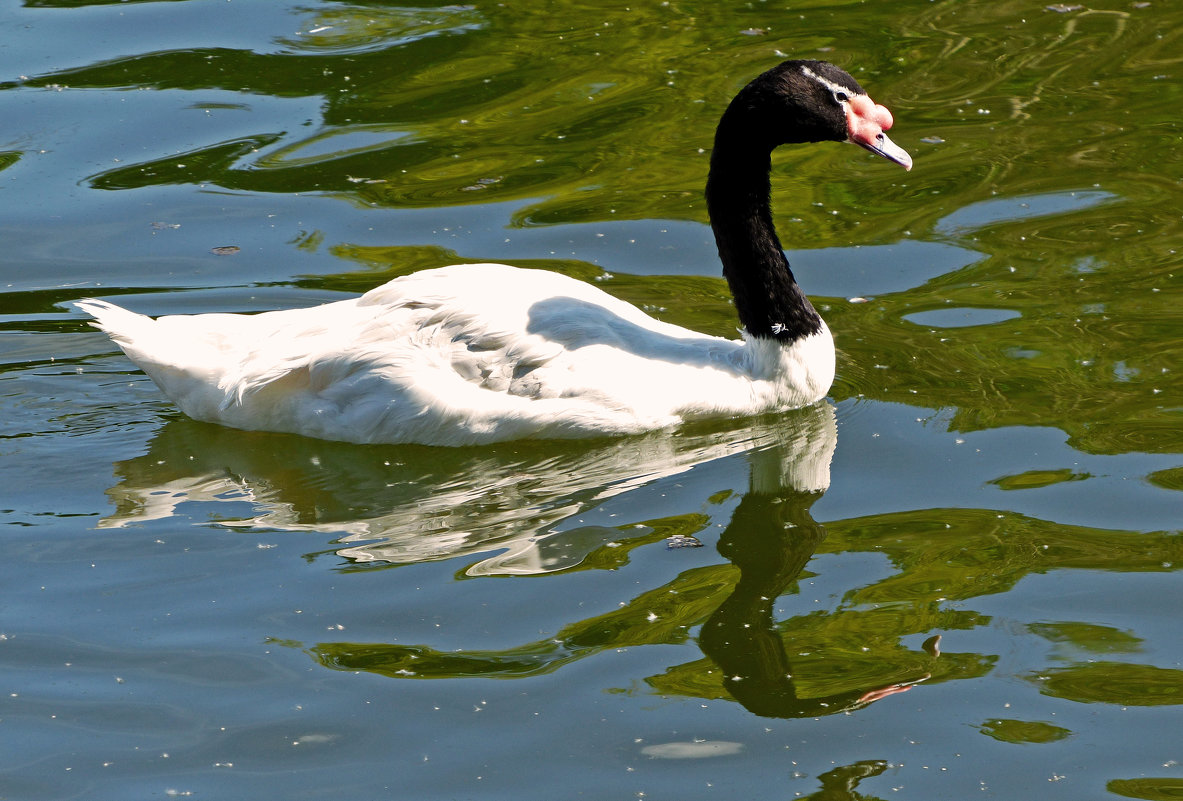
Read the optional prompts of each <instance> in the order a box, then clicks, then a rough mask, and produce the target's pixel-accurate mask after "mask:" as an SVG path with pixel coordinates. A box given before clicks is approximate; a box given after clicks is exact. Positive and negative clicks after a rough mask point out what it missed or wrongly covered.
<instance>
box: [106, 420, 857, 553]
mask: <svg viewBox="0 0 1183 801" xmlns="http://www.w3.org/2000/svg"><path fill="white" fill-rule="evenodd" d="M833 417H834V412H833V409H832V408H831V407H829V406H827V405H824V404H823V405H820V406H817V407H815V408H812V409H807V410H804V411H803V412H802V413H801V414H800V415H796V414H794V415H790V416H788V417H785V416H778V417H776V418H772V419H769V420H763V421H760V420H758V421H755V422H753V423H752V424H749V425H747V426H745V427H739V428H734V427H733V428H731V429H723V428H718V427H717V426H716V427H700V428H690V429H687V430H684V431H681V432H679V433H678V434H676V435H671V434H655V435H650V436H642V437H630V438H623V439H612V440H601V441H598V442H591V443H588V442H575V443H572V442H566V443H547V442H519V443H506V444H504V445H500V446H497V447H496V448H495V449H494V448H490V447H483V448H427V447H420V446H359V445H352V444H347V443H334V442H324V441H319V440H312V439H308V438H304V437H297V436H289V435H284V434H268V433H259V432H249V431H236V430H233V429H227V428H223V427H221V426H214V425H208V424H204V423H198V422H194V421H191V420H187V419H177V420H173V421H171V422H169V423H168V424H167V425H165V426H164V428H162V429H161V430H160V432H158V434H157V435H156V436H155V437H154V439H153V440H152V442H151V443H150V445H149V449H148V453H146V454H144V455H143V456H139V457H137V458H134V459H129V460H126V461H122V462H118V463H116V465H115V473H116V475H117V477H118V478H119V482H118V483H117V484H116V485H115V486H113V487H112V488H111V489H109V490H108V491H107V495H108V496H109V498H110V499H111V501H112V503H113V504H114V506H115V511H114V512H113V513H111V514H109V515H107V516H106V517H105V518H103V519H102V520H101V521H100V523H99V527H100V528H120V527H123V526H126V525H129V524H133V523H144V522H147V521H151V520H160V519H165V518H172V517H176V516H184V515H185V514H187V513H188V510H189V509H190V508H192V509H195V510H198V513H200V510H201V509H202V507H200V506H196V504H201V503H208V502H216V503H217V504H218V509H217V516H216V519H213V520H202V521H201V522H203V523H206V522H208V523H212V524H215V525H219V526H225V527H230V528H239V529H248V530H253V531H259V530H263V531H277V530H278V531H292V532H317V533H321V534H324V535H326V536H327V537H330V538H332V539H333V540H334V541H335V543H337V545H338V546H339V547H337V548H336V553H337V554H339V555H340V556H342V557H345V558H346V559H348V560H349V561H350V563H351V564H352V565H353V566H354V567H365V566H368V565H373V566H387V565H398V564H412V563H418V562H423V561H431V560H441V559H452V558H457V557H464V556H467V555H476V554H479V555H481V557H482V558H481V559H479V560H478V561H476V562H475V563H474V564H472V565H470V566H469V567H468V568H467V570H466V573H467V574H468V575H473V576H476V575H511V574H538V573H547V572H554V571H558V570H563V569H567V568H571V567H574V566H576V565H578V564H580V563H581V562H583V561H584V559H585V558H586V557H587V555H588V554H589V553H591V552H592V551H594V550H596V549H598V548H601V547H602V546H604V545H605V544H606V543H607V542H611V541H612V540H614V539H615V538H618V537H619V536H620V532H619V531H618V530H616V529H614V528H605V527H599V526H588V527H582V528H572V526H571V525H570V521H573V520H574V519H575V518H576V517H577V516H578V514H579V513H580V512H584V511H586V510H587V509H589V508H591V507H592V506H594V505H597V504H600V503H603V502H604V501H605V500H607V499H608V498H611V497H613V496H616V495H619V494H621V493H625V492H628V491H630V490H633V489H635V488H637V487H640V486H643V485H645V484H648V483H651V482H653V481H656V480H658V479H661V478H665V477H668V476H673V475H677V474H680V473H683V472H685V471H687V470H689V469H691V468H693V467H694V466H695V465H698V464H702V463H705V462H710V461H713V460H716V459H720V458H723V457H726V456H730V455H733V454H737V453H743V452H746V451H750V450H753V449H760V448H765V447H770V446H772V445H774V444H778V443H782V442H792V441H794V439H795V440H796V441H798V445H796V446H795V447H796V451H797V452H799V453H800V454H801V458H799V459H797V460H795V461H793V462H792V463H791V464H789V465H788V467H787V468H786V469H789V470H791V471H792V473H793V480H794V481H797V482H799V483H803V484H805V485H809V486H815V487H824V486H827V485H828V484H829V466H830V456H831V454H832V453H833V449H834V440H835V437H836V432H835V426H834V419H833ZM786 420H788V421H793V420H797V421H799V423H798V424H796V425H786ZM800 421H804V422H800ZM809 421H813V422H809ZM808 443H814V444H816V445H817V447H810V446H809V445H808ZM235 502H240V504H241V505H236V504H235ZM190 504H194V506H193V507H190V506H189V505H190ZM564 522H566V523H567V525H565V527H564V528H565V530H562V531H561V532H560V530H559V529H558V528H557V526H558V525H559V524H561V523H564ZM490 552H494V553H493V555H489V554H490Z"/></svg>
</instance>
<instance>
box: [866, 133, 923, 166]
mask: <svg viewBox="0 0 1183 801" xmlns="http://www.w3.org/2000/svg"><path fill="white" fill-rule="evenodd" d="M855 144H856V145H858V146H859V147H865V148H866V149H867V150H870V151H871V152H872V153H874V154H875V155H877V156H883V158H885V159H887V160H888V161H894V162H895V163H896V164H898V165H900V166H901V167H903V168H904V169H905V170H910V169H912V157H911V156H909V155H908V151H906V150H904V149H903V148H902V147H900V146H899V145H897V144H896V143H895V142H893V141H891V140H890V139H888V138H887V134H885V133H883V132H882V131H880V132H879V135H878V136H876V137H875V138H874V139H871V140H870V141H869V142H855Z"/></svg>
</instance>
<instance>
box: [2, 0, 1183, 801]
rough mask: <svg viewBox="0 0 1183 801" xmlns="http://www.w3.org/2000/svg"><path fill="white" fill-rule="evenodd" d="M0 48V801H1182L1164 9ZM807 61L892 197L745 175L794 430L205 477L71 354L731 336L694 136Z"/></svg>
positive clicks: (1178, 469) (166, 14) (45, 37)
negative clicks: (466, 317) (277, 324)
mask: <svg viewBox="0 0 1183 801" xmlns="http://www.w3.org/2000/svg"><path fill="white" fill-rule="evenodd" d="M0 10H2V13H3V15H4V18H5V19H6V20H8V22H9V24H8V25H7V26H6V27H4V28H3V29H2V30H0V209H2V212H3V213H2V214H0V237H2V239H3V242H4V244H5V249H4V256H3V259H2V260H0V288H2V292H3V294H0V438H2V439H0V487H2V489H0V521H3V524H4V527H3V529H0V532H2V536H0V586H2V587H3V588H4V589H3V591H2V592H0V665H2V666H3V677H4V678H3V680H2V681H3V686H2V687H0V689H2V690H3V692H2V693H0V743H2V744H3V747H4V753H5V757H6V758H5V760H4V765H3V767H2V768H0V797H3V798H14V799H17V798H19V799H59V798H105V797H124V798H126V797H152V798H155V797H171V796H178V795H186V796H188V795H192V796H193V797H205V798H235V797H273V796H277V795H282V796H284V797H289V798H321V797H329V798H340V797H348V796H353V797H359V798H383V797H391V798H408V799H410V798H414V799H451V798H480V799H510V798H513V799H519V798H538V799H554V798H596V799H600V798H649V799H662V798H669V799H684V798H700V797H701V798H708V797H717V798H738V797H765V796H767V795H768V794H769V792H770V791H769V789H768V788H769V787H774V788H775V790H773V791H771V792H772V793H773V794H774V795H776V796H778V797H780V796H784V797H813V798H849V799H853V798H891V797H901V798H902V797H908V798H949V799H955V798H956V799H961V798H966V797H969V796H974V797H995V798H1006V799H1009V798H1024V797H1032V796H1034V795H1035V794H1038V795H1039V797H1043V798H1053V799H1054V798H1063V799H1073V800H1074V801H1075V799H1081V798H1098V799H1099V798H1114V797H1119V798H1142V799H1163V798H1169V797H1175V796H1176V795H1177V794H1178V792H1179V787H1180V786H1183V772H1181V770H1180V761H1183V751H1181V749H1180V746H1179V744H1178V738H1177V736H1176V735H1175V732H1176V731H1177V730H1178V726H1179V720H1180V717H1179V705H1180V703H1183V668H1181V667H1180V665H1181V662H1183V648H1181V646H1180V644H1179V643H1180V638H1179V637H1178V624H1177V617H1178V615H1177V609H1178V608H1179V606H1180V602H1181V601H1183V597H1181V596H1183V593H1181V590H1180V583H1179V580H1178V579H1177V578H1176V576H1175V573H1176V572H1177V570H1178V567H1177V566H1178V565H1179V564H1180V563H1181V558H1180V557H1181V556H1183V554H1181V553H1180V550H1181V544H1180V543H1181V540H1180V537H1179V519H1180V510H1181V509H1183V505H1181V502H1180V494H1179V493H1180V490H1181V489H1183V407H1181V406H1180V403H1179V397H1180V393H1181V390H1183V385H1181V384H1180V379H1179V375H1180V370H1179V365H1180V363H1181V362H1183V345H1181V340H1180V337H1179V331H1180V322H1181V319H1180V318H1181V315H1180V312H1179V308H1180V303H1179V300H1180V279H1179V277H1178V272H1179V267H1180V256H1179V254H1180V251H1181V249H1183V204H1181V203H1180V197H1181V195H1180V182H1181V181H1183V169H1181V168H1180V163H1181V162H1180V161H1179V160H1178V158H1177V152H1178V149H1179V143H1180V137H1181V135H1183V131H1181V130H1180V121H1179V118H1178V113H1177V110H1178V107H1179V103H1180V100H1181V99H1183V89H1181V88H1180V87H1181V86H1183V74H1181V73H1180V70H1181V68H1183V62H1181V61H1180V58H1179V57H1178V55H1176V53H1177V52H1178V51H1179V47H1180V37H1181V33H1180V32H1181V31H1183V13H1181V12H1180V11H1179V10H1178V9H1177V8H1175V7H1174V6H1173V5H1172V4H1170V3H1167V2H1160V1H1159V0H1154V1H1153V2H1136V3H1128V2H1124V0H1123V2H1113V3H1109V4H1108V5H1102V6H1087V7H1086V6H1077V5H1075V4H1055V5H1046V6H1044V5H1039V4H1030V3H1018V2H1010V1H1009V0H1008V1H1006V2H991V3H985V2H955V1H954V0H944V1H943V2H928V0H923V1H922V0H903V2H894V3H853V2H833V1H831V2H825V3H822V2H803V3H794V4H792V7H791V8H786V7H783V6H777V5H776V4H770V3H731V2H723V3H719V2H714V3H695V2H691V3H685V2H671V3H654V4H648V5H640V6H633V7H630V8H628V9H621V8H616V9H605V8H590V7H587V6H585V5H579V4H572V3H564V2H558V1H557V0H556V1H555V2H549V3H545V4H534V5H528V4H527V5H521V4H495V3H476V4H472V5H442V4H439V5H431V4H421V5H417V6H410V5H392V4H388V3H379V2H369V3H329V2H305V3H300V4H292V3H282V2H262V1H261V0H260V1H259V2H253V1H251V0H245V1H244V0H232V2H220V1H218V2H215V0H180V1H174V2H118V3H116V2H109V3H108V2H97V1H96V2H85V1H84V0H60V2H54V1H53V0H26V2H23V3H17V2H12V1H11V0H9V1H8V2H3V3H2V4H0ZM790 55H791V56H798V57H809V58H827V59H830V60H833V61H835V62H837V63H839V64H841V65H843V66H845V67H847V68H848V69H850V70H851V72H852V73H853V74H854V75H855V76H856V77H857V78H858V79H859V80H860V81H861V82H862V83H863V84H864V85H865V86H866V87H867V88H868V90H869V91H870V92H871V94H872V96H873V97H874V98H875V99H876V100H877V101H878V102H881V103H884V104H886V105H887V106H889V107H890V108H891V109H892V111H893V112H894V114H895V117H896V120H897V124H896V128H894V129H893V131H892V136H893V139H895V141H897V142H899V143H900V144H902V145H903V146H904V147H906V148H907V149H908V150H909V151H910V152H911V153H912V154H913V156H914V157H915V161H916V167H915V169H914V170H913V171H912V172H910V173H904V172H902V171H900V170H899V169H898V168H895V167H893V166H892V165H890V164H887V163H885V162H883V161H882V160H875V159H874V158H873V157H871V156H870V155H869V154H866V153H864V152H862V151H859V150H856V149H854V148H847V147H842V146H837V145H818V146H807V147H799V148H795V149H792V150H786V151H785V152H782V153H779V154H778V155H777V157H776V159H775V162H774V176H773V200H774V205H775V208H776V212H777V223H778V225H779V227H780V230H781V232H782V238H783V240H784V241H785V243H786V246H787V247H788V249H789V256H790V259H791V260H792V263H793V266H794V269H795V271H796V272H797V274H798V277H799V278H800V279H801V281H802V283H803V284H804V285H805V287H806V289H807V291H809V292H810V294H811V295H812V296H813V297H814V299H815V302H816V303H817V305H818V306H819V308H821V309H822V310H823V312H824V314H825V315H826V317H827V319H828V321H829V323H830V326H831V328H832V329H833V330H834V331H835V332H836V338H837V342H838V346H839V350H840V354H839V365H838V373H839V375H838V380H837V382H836V384H835V387H834V389H833V391H832V393H831V398H830V399H829V400H828V401H827V402H826V403H825V404H823V405H821V406H819V407H817V408H814V409H810V410H803V411H801V412H797V413H792V414H786V415H781V416H775V417H771V418H760V419H755V420H737V421H728V422H723V423H716V424H712V425H701V426H696V427H691V428H688V429H685V430H681V431H677V432H670V433H665V434H660V435H652V436H647V437H636V438H627V439H621V440H604V441H594V442H584V443H543V442H536V443H515V444H509V445H503V446H499V447H496V448H473V449H436V448H424V447H361V446H352V445H342V444H336V443H325V442H316V441H311V440H306V439H302V438H299V437H294V436H282V435H268V434H252V433H243V432H234V431H228V430H224V429H220V428H217V427H214V426H209V425H205V424H200V423H195V422H193V421H190V420H187V419H185V418H184V417H183V416H181V415H180V414H179V413H178V412H177V411H175V410H174V409H173V408H172V407H171V406H170V405H169V404H168V403H167V401H165V400H164V399H163V398H162V397H161V395H160V394H159V392H158V391H157V390H156V389H155V387H154V386H153V385H152V384H151V382H150V381H148V380H147V378H146V377H145V376H143V375H142V374H141V373H140V372H139V371H137V370H136V369H135V368H134V367H133V366H132V365H131V364H130V362H128V361H127V360H126V359H125V358H124V357H123V356H122V355H121V354H120V353H119V352H118V351H117V349H116V348H115V347H114V346H113V345H112V344H111V343H110V342H109V341H108V340H107V339H106V338H105V337H104V336H103V335H101V334H99V333H98V332H96V331H94V330H93V329H91V328H90V327H89V326H87V324H86V322H85V319H84V317H83V315H81V314H79V313H78V312H76V311H74V310H72V309H71V308H70V307H69V305H68V303H69V301H71V300H74V299H77V298H80V297H86V296H97V297H104V298H109V299H115V300H117V301H118V302H120V303H124V304H126V305H127V306H129V307H131V308H133V309H136V310H137V311H142V312H145V313H151V314H162V313H198V312H207V311H258V310H265V309H273V308H282V307H288V306H311V305H314V304H317V303H320V302H324V301H327V300H332V299H336V298H339V297H342V296H343V295H344V293H356V292H360V291H364V290H366V289H369V288H371V287H373V286H375V285H377V284H379V283H381V282H382V281H384V280H387V279H389V278H391V277H394V276H396V275H401V274H405V273H407V272H411V271H414V270H418V269H424V268H429V267H433V266H439V265H442V264H448V263H453V262H457V261H470V262H480V261H509V262H512V263H515V264H520V265H523V266H534V267H543V268H546V269H552V270H558V271H562V272H564V273H567V274H570V275H573V276H576V277H579V278H582V279H584V280H588V281H593V282H596V285H597V286H601V287H603V288H604V289H606V290H608V291H610V292H613V293H614V294H617V295H618V296H620V297H623V298H626V299H628V300H630V301H632V302H635V303H637V304H640V305H642V306H643V307H644V308H646V309H647V310H650V311H651V312H652V313H653V314H655V315H657V316H659V317H661V318H662V319H666V320H670V321H672V322H676V323H680V324H684V325H689V326H692V327H694V328H696V329H698V330H702V331H705V332H709V333H713V334H720V335H730V334H732V333H733V332H734V329H735V325H736V323H735V320H734V314H733V309H732V308H731V307H730V305H729V303H728V299H727V293H726V286H725V284H724V283H723V281H722V279H721V278H720V277H719V275H718V273H719V268H718V265H717V262H716V259H715V256H714V252H713V243H712V241H711V236H710V230H709V228H708V227H707V225H706V222H707V221H706V216H705V215H706V210H705V204H704V202H703V200H702V185H703V182H704V180H705V172H706V165H707V159H708V156H709V149H710V143H711V135H712V130H713V125H714V123H715V121H716V120H717V118H718V115H719V113H720V111H721V109H722V107H723V106H724V105H725V103H726V102H727V100H728V99H729V98H730V97H731V95H732V94H733V93H734V92H735V91H736V90H737V89H738V88H739V87H740V86H742V85H743V83H744V82H745V81H746V80H748V79H749V78H750V77H752V76H754V75H755V74H757V73H758V72H760V71H762V70H764V69H766V68H768V67H769V66H771V65H773V64H775V63H776V62H777V61H778V60H780V59H781V58H784V57H786V56H790ZM671 545H683V546H687V547H671ZM695 545H699V546H700V547H693V546H695Z"/></svg>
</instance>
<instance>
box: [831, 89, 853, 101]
mask: <svg viewBox="0 0 1183 801" xmlns="http://www.w3.org/2000/svg"><path fill="white" fill-rule="evenodd" d="M848 100H850V95H848V94H846V92H843V91H842V90H841V89H836V90H835V91H834V102H835V103H837V104H838V105H842V104H843V103H845V102H847V101H848Z"/></svg>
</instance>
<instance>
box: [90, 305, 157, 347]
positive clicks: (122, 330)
mask: <svg viewBox="0 0 1183 801" xmlns="http://www.w3.org/2000/svg"><path fill="white" fill-rule="evenodd" d="M73 305H74V308H76V309H78V310H80V311H84V312H86V313H87V314H89V315H90V316H91V317H93V318H94V321H93V322H91V325H93V326H94V327H95V328H97V329H99V330H100V331H103V332H104V333H106V334H107V335H108V336H110V337H111V339H113V340H114V341H115V343H116V344H117V345H119V346H120V347H123V346H126V345H134V344H135V343H136V342H137V340H138V341H139V342H141V343H142V342H143V341H144V339H145V338H146V337H150V336H151V331H152V327H153V326H154V325H155V321H154V320H153V319H152V318H151V317H145V316H144V315H142V314H136V313H135V312H132V311H128V310H127V309H124V308H121V307H119V306H116V305H115V304H114V303H108V302H107V301H105V300H96V299H94V298H84V299H83V300H76V301H74V304H73Z"/></svg>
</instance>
